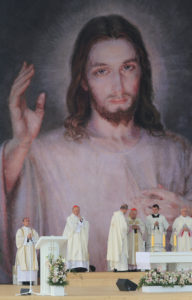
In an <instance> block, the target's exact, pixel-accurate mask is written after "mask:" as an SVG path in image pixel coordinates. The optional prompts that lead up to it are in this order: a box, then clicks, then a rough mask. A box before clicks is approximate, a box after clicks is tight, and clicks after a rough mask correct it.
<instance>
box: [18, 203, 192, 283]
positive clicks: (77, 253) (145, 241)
mask: <svg viewBox="0 0 192 300" xmlns="http://www.w3.org/2000/svg"><path fill="white" fill-rule="evenodd" d="M159 209H160V208H159V206H158V205H157V204H154V205H153V206H152V213H151V215H149V216H147V217H146V220H145V221H142V220H141V219H140V218H138V216H137V209H136V208H131V209H128V205H127V204H122V205H121V207H120V209H119V210H118V211H115V212H114V213H113V216H112V218H111V224H110V228H109V235H108V243H107V255H106V260H107V264H108V270H109V271H116V272H118V271H121V272H122V271H128V270H129V271H133V270H134V271H137V270H138V269H137V264H136V252H144V251H147V252H151V251H155V252H161V251H165V250H166V245H167V243H166V237H167V235H166V233H167V231H168V230H169V231H170V232H171V231H172V234H171V237H170V243H169V244H170V245H172V251H191V250H192V218H191V217H190V216H188V209H187V208H186V207H183V208H181V212H180V215H179V216H178V217H177V218H176V219H175V221H174V223H173V225H172V226H171V225H170V224H169V223H168V221H167V220H166V218H165V216H163V215H161V214H160V213H159ZM63 236H64V237H65V238H66V239H67V248H66V252H65V253H63V256H64V257H65V260H66V268H67V270H69V271H76V272H85V271H89V268H90V261H89V252H88V241H89V222H88V221H87V220H86V219H85V218H84V217H82V216H81V213H80V207H79V206H78V205H74V206H73V207H72V213H71V215H70V216H69V217H68V218H67V220H66V225H65V228H64V231H63ZM38 239H39V235H38V233H37V232H36V231H35V229H33V228H32V227H31V226H30V220H29V218H28V217H25V218H24V219H23V226H22V227H21V228H19V229H18V230H17V233H16V246H17V253H16V259H15V270H16V273H17V283H18V284H22V283H23V284H25V283H26V284H27V283H28V282H29V280H31V281H33V282H34V283H35V282H37V271H38V261H37V254H36V251H35V245H36V243H37V241H38ZM104 255H105V254H104ZM154 267H156V266H154ZM189 267H190V266H189V265H185V264H178V269H187V268H188V269H189Z"/></svg>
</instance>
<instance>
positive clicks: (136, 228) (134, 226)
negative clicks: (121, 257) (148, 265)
mask: <svg viewBox="0 0 192 300" xmlns="http://www.w3.org/2000/svg"><path fill="white" fill-rule="evenodd" d="M128 227H129V231H128V249H129V251H128V253H129V259H128V263H129V270H137V265H136V252H144V251H145V242H144V233H145V224H144V223H143V221H142V220H141V219H140V218H138V217H137V209H136V208H132V209H131V211H130V213H129V217H128Z"/></svg>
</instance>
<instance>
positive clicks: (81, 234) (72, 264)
mask: <svg viewBox="0 0 192 300" xmlns="http://www.w3.org/2000/svg"><path fill="white" fill-rule="evenodd" d="M63 236H64V237H65V238H66V239H67V253H66V264H67V269H69V270H71V269H74V268H86V269H87V270H89V254H88V239H89V223H88V221H86V220H85V219H84V218H83V219H82V222H81V221H80V220H79V218H78V217H77V216H75V215H74V214H71V215H70V216H69V217H68V218H67V223H66V226H65V229H64V231H63Z"/></svg>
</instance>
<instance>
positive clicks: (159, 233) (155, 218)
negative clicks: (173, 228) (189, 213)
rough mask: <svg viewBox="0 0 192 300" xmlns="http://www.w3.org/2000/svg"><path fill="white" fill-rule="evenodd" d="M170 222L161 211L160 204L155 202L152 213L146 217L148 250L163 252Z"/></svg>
mask: <svg viewBox="0 0 192 300" xmlns="http://www.w3.org/2000/svg"><path fill="white" fill-rule="evenodd" d="M168 227H169V223H168V222H167V220H166V218H165V217H164V216H163V215H161V214H160V213H159V205H158V204H154V205H153V206H152V214H151V215H149V216H147V218H146V230H147V246H146V251H147V252H151V251H156V252H161V251H163V249H164V246H165V245H163V239H165V235H166V232H167V229H168Z"/></svg>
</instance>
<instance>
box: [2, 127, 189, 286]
mask: <svg viewBox="0 0 192 300" xmlns="http://www.w3.org/2000/svg"><path fill="white" fill-rule="evenodd" d="M106 143H107V140H106ZM107 145H108V144H107ZM3 149H4V147H3V146H2V147H1V149H0V171H1V180H0V208H1V209H0V230H1V234H0V247H1V254H2V256H3V259H2V260H1V264H0V280H1V282H7V281H9V280H10V278H11V277H10V275H11V271H12V264H13V261H12V260H11V258H13V256H14V247H13V244H12V243H13V242H12V241H13V239H14V232H13V231H12V228H13V226H12V224H10V216H11V220H12V222H13V224H14V226H18V227H19V223H20V220H21V218H22V217H23V216H25V215H27V216H29V217H30V220H31V222H32V223H33V224H34V225H35V226H36V227H37V229H38V232H39V234H40V235H60V232H61V226H63V225H64V224H63V220H64V219H66V218H67V211H69V210H71V206H72V205H73V203H76V202H77V199H78V204H79V205H80V207H81V209H82V210H83V212H84V215H85V217H87V216H88V217H89V220H90V241H89V245H90V249H89V250H90V251H89V254H90V258H91V262H92V264H94V265H95V266H96V267H97V270H98V271H104V270H106V256H105V253H106V250H107V236H108V230H109V225H110V216H111V215H112V213H113V212H114V211H115V210H116V207H119V205H120V202H121V201H122V199H126V201H127V203H128V205H130V206H134V207H139V208H140V211H141V213H142V215H141V218H142V219H144V218H145V213H144V212H145V208H146V203H145V201H144V200H143V199H142V198H138V197H141V193H142V190H143V189H149V188H154V187H157V186H158V184H161V185H162V186H164V187H165V188H166V189H167V190H169V191H171V192H174V193H176V194H178V195H181V198H180V200H179V198H178V199H176V200H175V201H176V203H174V205H179V206H180V205H184V202H186V203H187V202H188V200H191V199H192V176H191V168H192V156H191V146H190V145H189V143H188V142H186V141H185V140H183V139H181V138H180V137H176V136H173V135H167V136H165V137H159V136H152V135H149V134H148V133H147V132H146V131H145V130H142V132H141V138H140V140H139V141H138V143H137V144H136V145H135V146H133V147H131V148H130V149H127V150H125V151H114V150H112V149H111V150H110V144H109V145H108V146H107V147H106V146H105V144H103V141H102V140H100V139H99V138H97V137H90V138H89V139H83V140H82V141H81V142H78V141H68V140H66V139H65V137H64V130H63V129H58V130H56V131H54V132H52V133H49V134H47V135H44V136H42V137H39V138H38V139H36V140H35V141H34V142H33V144H32V147H31V150H30V152H29V153H28V155H27V157H26V159H25V163H24V166H23V170H22V172H21V175H20V177H19V179H18V181H17V184H16V186H15V189H14V191H13V192H12V193H11V194H10V195H9V196H7V195H6V191H5V187H4V176H3ZM120 199H121V200H120ZM161 202H162V205H161V206H162V210H161V212H162V213H164V214H166V217H173V218H174V217H175V216H176V214H177V213H178V210H177V211H176V212H174V211H173V209H168V208H167V207H169V201H167V202H166V203H165V201H161ZM90 208H91V209H90ZM53 220H54V221H53ZM2 274H3V276H2Z"/></svg>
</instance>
